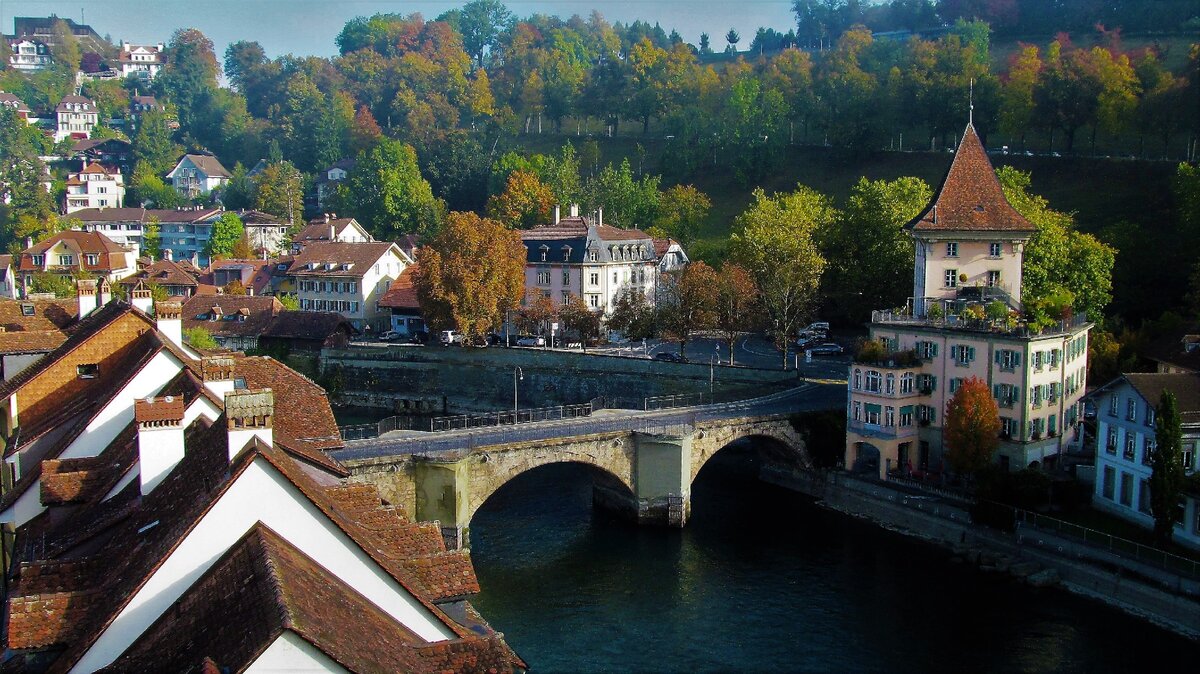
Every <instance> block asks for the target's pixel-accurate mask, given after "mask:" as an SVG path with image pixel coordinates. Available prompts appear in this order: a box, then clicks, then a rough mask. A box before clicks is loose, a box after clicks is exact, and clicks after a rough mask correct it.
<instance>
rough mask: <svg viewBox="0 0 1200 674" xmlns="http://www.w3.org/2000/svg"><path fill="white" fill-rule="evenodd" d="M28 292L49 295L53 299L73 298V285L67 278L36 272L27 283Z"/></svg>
mask: <svg viewBox="0 0 1200 674" xmlns="http://www.w3.org/2000/svg"><path fill="white" fill-rule="evenodd" d="M29 292H31V293H50V294H53V295H54V296H55V297H74V296H75V284H74V283H72V282H71V278H70V277H69V276H61V275H59V274H51V273H50V272H46V271H38V272H34V273H33V278H32V279H31V280H30V283H29Z"/></svg>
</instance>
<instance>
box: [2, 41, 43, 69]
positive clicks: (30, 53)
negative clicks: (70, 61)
mask: <svg viewBox="0 0 1200 674" xmlns="http://www.w3.org/2000/svg"><path fill="white" fill-rule="evenodd" d="M9 48H10V53H9V55H8V67H9V68H12V69H13V70H19V71H24V72H35V71H38V70H44V69H46V68H49V67H50V64H51V63H53V61H54V59H53V57H51V55H50V47H49V46H48V45H47V44H46V43H45V42H41V41H39V40H31V39H29V38H17V39H12V40H9Z"/></svg>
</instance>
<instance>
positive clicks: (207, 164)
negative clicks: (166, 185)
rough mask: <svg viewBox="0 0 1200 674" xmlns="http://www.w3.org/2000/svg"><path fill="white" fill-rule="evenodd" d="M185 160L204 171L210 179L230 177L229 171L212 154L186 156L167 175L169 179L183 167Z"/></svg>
mask: <svg viewBox="0 0 1200 674" xmlns="http://www.w3.org/2000/svg"><path fill="white" fill-rule="evenodd" d="M185 159H186V160H187V161H189V162H191V163H192V165H193V166H195V167H196V168H197V169H199V170H201V171H203V172H204V175H206V176H208V177H210V178H218V177H219V178H228V177H230V174H229V171H226V170H225V167H224V166H222V165H221V162H219V161H217V158H216V157H214V156H212V155H211V154H185V155H183V156H182V157H180V158H179V161H178V162H176V164H175V168H173V169H171V172H170V173H168V174H167V177H168V178H170V177H173V176H174V175H175V172H176V171H178V170H179V167H180V166H182V165H183V162H184V160H185Z"/></svg>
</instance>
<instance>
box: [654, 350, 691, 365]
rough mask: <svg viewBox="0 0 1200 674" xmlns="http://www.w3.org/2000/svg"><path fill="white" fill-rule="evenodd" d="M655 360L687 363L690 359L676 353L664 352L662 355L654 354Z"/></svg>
mask: <svg viewBox="0 0 1200 674" xmlns="http://www.w3.org/2000/svg"><path fill="white" fill-rule="evenodd" d="M654 360H661V361H663V362H665V363H686V362H688V359H687V358H685V357H684V356H681V355H679V354H677V353H675V352H674V351H663V352H662V353H656V354H654Z"/></svg>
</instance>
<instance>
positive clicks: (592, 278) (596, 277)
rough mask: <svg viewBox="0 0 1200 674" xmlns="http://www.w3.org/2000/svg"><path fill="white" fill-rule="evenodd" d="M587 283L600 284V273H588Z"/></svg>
mask: <svg viewBox="0 0 1200 674" xmlns="http://www.w3.org/2000/svg"><path fill="white" fill-rule="evenodd" d="M588 285H593V286H598V285H600V274H599V273H598V272H592V273H591V274H589V275H588Z"/></svg>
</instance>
